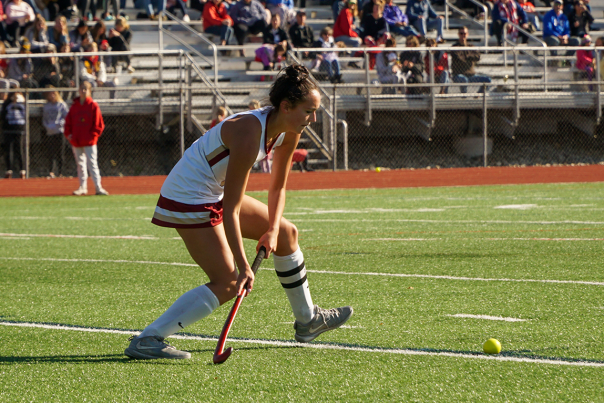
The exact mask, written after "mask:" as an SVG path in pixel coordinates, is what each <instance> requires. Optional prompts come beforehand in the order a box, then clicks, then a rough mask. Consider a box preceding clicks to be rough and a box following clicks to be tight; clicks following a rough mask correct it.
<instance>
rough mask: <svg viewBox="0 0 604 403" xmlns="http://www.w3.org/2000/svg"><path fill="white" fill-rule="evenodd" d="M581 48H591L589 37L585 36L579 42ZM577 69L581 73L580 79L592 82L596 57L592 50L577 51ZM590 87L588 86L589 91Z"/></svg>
mask: <svg viewBox="0 0 604 403" xmlns="http://www.w3.org/2000/svg"><path fill="white" fill-rule="evenodd" d="M581 46H591V37H590V36H589V35H585V36H584V37H583V39H582V41H581ZM576 67H577V69H578V70H579V71H580V72H581V78H586V79H587V80H588V81H592V80H593V78H594V73H595V71H596V55H595V51H594V50H583V49H581V50H577V64H576ZM592 89H593V88H592V85H590V86H589V90H590V91H591V90H592Z"/></svg>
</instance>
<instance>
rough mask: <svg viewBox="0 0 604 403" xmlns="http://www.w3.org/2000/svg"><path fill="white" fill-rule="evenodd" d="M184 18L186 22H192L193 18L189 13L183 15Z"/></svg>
mask: <svg viewBox="0 0 604 403" xmlns="http://www.w3.org/2000/svg"><path fill="white" fill-rule="evenodd" d="M182 20H183V21H184V22H191V18H189V15H188V14H185V15H183V16H182Z"/></svg>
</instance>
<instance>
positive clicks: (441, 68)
mask: <svg viewBox="0 0 604 403" xmlns="http://www.w3.org/2000/svg"><path fill="white" fill-rule="evenodd" d="M437 46H438V43H437V42H436V40H435V39H432V38H430V39H427V40H426V47H428V48H435V47H437ZM432 54H433V55H434V57H433V60H434V82H435V83H442V84H445V85H444V86H442V87H441V88H440V93H441V94H448V93H449V87H448V86H447V85H446V84H449V83H450V82H451V72H450V71H449V54H448V53H447V52H445V51H435V52H433V53H432ZM424 64H425V65H426V73H427V74H428V78H429V77H430V67H431V66H430V55H429V54H428V53H427V52H426V57H425V58H424Z"/></svg>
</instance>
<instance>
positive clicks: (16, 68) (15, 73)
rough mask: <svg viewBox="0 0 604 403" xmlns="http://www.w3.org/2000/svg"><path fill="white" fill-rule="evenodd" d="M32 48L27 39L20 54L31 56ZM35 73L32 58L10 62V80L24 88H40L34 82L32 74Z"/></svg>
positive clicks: (24, 40) (22, 44) (11, 60)
mask: <svg viewBox="0 0 604 403" xmlns="http://www.w3.org/2000/svg"><path fill="white" fill-rule="evenodd" d="M30 49H31V46H30V44H29V41H28V40H27V39H23V42H22V43H21V49H19V54H29V53H31V51H30ZM33 72H34V64H33V62H32V60H31V58H29V57H27V58H22V59H10V61H9V62H8V78H11V79H13V80H16V81H18V82H19V86H20V87H22V88H38V83H37V82H36V81H35V80H34V78H33V76H32V74H33Z"/></svg>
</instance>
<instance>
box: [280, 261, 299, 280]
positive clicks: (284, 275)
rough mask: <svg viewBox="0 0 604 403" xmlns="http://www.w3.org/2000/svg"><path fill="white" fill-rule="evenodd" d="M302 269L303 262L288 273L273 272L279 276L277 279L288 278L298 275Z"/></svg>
mask: <svg viewBox="0 0 604 403" xmlns="http://www.w3.org/2000/svg"><path fill="white" fill-rule="evenodd" d="M303 269H304V262H302V264H301V265H300V266H298V267H296V268H295V269H291V270H289V271H277V270H275V273H277V276H279V277H289V276H293V275H294V274H298V273H300V272H301V271H302V270H303Z"/></svg>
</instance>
